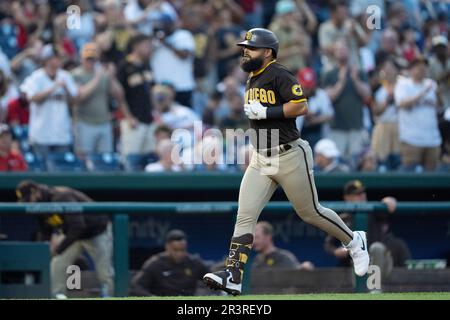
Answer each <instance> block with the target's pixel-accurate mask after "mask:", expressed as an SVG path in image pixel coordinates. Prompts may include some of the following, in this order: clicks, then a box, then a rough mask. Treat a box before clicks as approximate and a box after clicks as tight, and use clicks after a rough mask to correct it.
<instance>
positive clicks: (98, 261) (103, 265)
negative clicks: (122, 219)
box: [82, 224, 114, 297]
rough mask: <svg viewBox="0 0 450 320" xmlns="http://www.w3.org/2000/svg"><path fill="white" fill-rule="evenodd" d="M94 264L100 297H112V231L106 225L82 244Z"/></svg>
mask: <svg viewBox="0 0 450 320" xmlns="http://www.w3.org/2000/svg"><path fill="white" fill-rule="evenodd" d="M82 243H83V247H84V248H85V249H86V251H87V252H88V253H89V255H90V256H91V258H92V260H93V261H94V264H95V272H96V273H97V278H98V280H99V282H100V284H101V291H102V296H103V297H106V296H112V295H114V281H113V278H114V268H113V266H112V231H111V225H110V224H108V226H107V228H106V230H105V231H104V232H103V233H101V234H99V235H98V236H96V237H94V238H92V239H89V240H85V241H83V242H82Z"/></svg>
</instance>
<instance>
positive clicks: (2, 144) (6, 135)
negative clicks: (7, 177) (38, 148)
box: [0, 124, 27, 171]
mask: <svg viewBox="0 0 450 320" xmlns="http://www.w3.org/2000/svg"><path fill="white" fill-rule="evenodd" d="M26 170H27V163H26V162H25V160H24V159H23V157H22V154H21V153H20V151H18V150H15V149H14V148H13V146H12V135H11V131H10V130H9V126H8V125H6V124H0V171H26Z"/></svg>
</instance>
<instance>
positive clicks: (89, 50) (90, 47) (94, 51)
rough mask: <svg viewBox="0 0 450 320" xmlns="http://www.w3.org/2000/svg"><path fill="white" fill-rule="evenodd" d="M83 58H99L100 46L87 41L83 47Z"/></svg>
mask: <svg viewBox="0 0 450 320" xmlns="http://www.w3.org/2000/svg"><path fill="white" fill-rule="evenodd" d="M81 58H83V59H89V58H93V59H97V58H98V48H97V45H96V44H95V43H93V42H88V43H86V44H85V45H84V46H83V48H82V49H81Z"/></svg>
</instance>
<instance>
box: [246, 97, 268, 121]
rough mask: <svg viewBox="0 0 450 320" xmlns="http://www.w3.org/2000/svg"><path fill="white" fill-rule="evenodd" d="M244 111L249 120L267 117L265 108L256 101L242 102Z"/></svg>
mask: <svg viewBox="0 0 450 320" xmlns="http://www.w3.org/2000/svg"><path fill="white" fill-rule="evenodd" d="M244 112H245V114H246V115H247V117H248V118H249V119H251V120H261V119H267V108H266V107H264V106H263V105H262V104H261V103H260V102H258V101H250V103H246V104H244Z"/></svg>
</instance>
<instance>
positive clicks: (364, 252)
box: [347, 231, 370, 277]
mask: <svg viewBox="0 0 450 320" xmlns="http://www.w3.org/2000/svg"><path fill="white" fill-rule="evenodd" d="M347 249H348V250H349V251H350V256H351V257H352V259H353V267H354V268H355V273H356V275H358V276H360V277H362V276H364V275H365V274H366V273H367V271H368V270H369V263H370V257H369V251H368V248H367V238H366V233H365V232H364V231H354V232H353V240H352V242H351V243H350V244H349V246H348V247H347Z"/></svg>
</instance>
